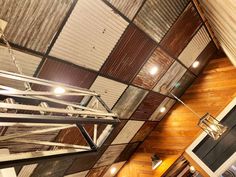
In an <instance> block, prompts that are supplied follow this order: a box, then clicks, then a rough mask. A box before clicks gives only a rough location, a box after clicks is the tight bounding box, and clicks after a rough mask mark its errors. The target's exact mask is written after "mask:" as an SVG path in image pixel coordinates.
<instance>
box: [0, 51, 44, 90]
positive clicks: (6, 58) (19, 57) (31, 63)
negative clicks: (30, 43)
mask: <svg viewBox="0 0 236 177" xmlns="http://www.w3.org/2000/svg"><path fill="white" fill-rule="evenodd" d="M13 52H14V55H15V57H16V61H17V63H18V65H19V66H20V67H21V68H22V72H23V74H25V75H28V76H33V75H34V72H35V70H36V69H37V67H38V65H39V63H40V62H41V58H39V57H35V56H33V55H29V54H26V53H23V52H19V51H16V50H14V51H13ZM0 63H1V65H0V69H1V70H5V71H10V72H15V73H18V71H17V69H16V67H15V65H14V64H13V62H12V60H11V57H10V55H9V53H8V49H7V48H6V47H3V46H0ZM0 84H4V85H7V86H11V87H15V88H19V89H21V88H23V84H22V82H16V81H12V80H7V79H3V78H0Z"/></svg>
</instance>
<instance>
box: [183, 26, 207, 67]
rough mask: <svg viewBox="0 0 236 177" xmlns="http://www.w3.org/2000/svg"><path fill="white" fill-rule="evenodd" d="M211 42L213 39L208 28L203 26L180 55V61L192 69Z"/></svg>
mask: <svg viewBox="0 0 236 177" xmlns="http://www.w3.org/2000/svg"><path fill="white" fill-rule="evenodd" d="M210 41H211V38H210V36H209V35H208V33H207V31H206V28H205V27H204V26H202V27H201V29H200V30H199V31H198V32H197V33H196V34H195V36H194V37H193V38H192V40H191V41H190V42H189V43H188V45H187V46H186V48H185V49H184V50H183V51H182V53H181V54H180V55H179V60H180V61H182V63H183V64H184V65H185V66H187V67H190V66H191V65H192V63H193V61H194V60H196V58H197V57H198V56H199V55H200V54H201V52H202V51H203V50H204V48H205V47H206V46H207V44H208V43H209V42H210Z"/></svg>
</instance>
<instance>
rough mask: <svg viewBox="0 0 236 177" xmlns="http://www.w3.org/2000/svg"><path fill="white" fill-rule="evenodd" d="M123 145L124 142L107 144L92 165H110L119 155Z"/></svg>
mask: <svg viewBox="0 0 236 177" xmlns="http://www.w3.org/2000/svg"><path fill="white" fill-rule="evenodd" d="M125 147H126V145H125V144H120V145H112V146H109V147H108V148H107V150H106V151H105V152H104V154H103V155H102V156H101V158H100V159H99V160H98V161H97V163H96V164H95V166H94V167H95V168H97V167H101V166H105V165H111V164H112V163H114V161H115V160H116V158H117V157H118V156H119V155H120V153H121V152H122V151H123V150H124V148H125Z"/></svg>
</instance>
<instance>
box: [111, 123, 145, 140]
mask: <svg viewBox="0 0 236 177" xmlns="http://www.w3.org/2000/svg"><path fill="white" fill-rule="evenodd" d="M143 124H144V121H135V120H129V121H128V122H127V124H126V125H125V126H124V127H123V129H122V130H121V132H120V133H119V134H118V135H117V137H116V138H115V139H114V141H113V142H112V144H122V143H129V142H130V140H131V139H132V138H133V137H134V135H135V134H136V133H137V132H138V130H139V129H140V128H141V127H142V125H143Z"/></svg>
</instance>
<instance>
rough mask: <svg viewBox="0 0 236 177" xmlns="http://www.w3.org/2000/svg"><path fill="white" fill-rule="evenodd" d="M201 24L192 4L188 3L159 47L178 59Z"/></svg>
mask: <svg viewBox="0 0 236 177" xmlns="http://www.w3.org/2000/svg"><path fill="white" fill-rule="evenodd" d="M201 24H202V21H201V17H200V16H199V14H198V12H197V10H196V9H195V7H194V6H193V4H192V3H190V4H189V5H188V6H187V8H186V9H185V10H184V12H183V13H182V14H181V15H180V17H179V18H178V20H177V21H176V22H175V24H174V25H173V26H172V28H171V29H170V31H169V32H168V33H167V34H166V36H165V37H164V38H163V40H162V41H161V43H160V45H161V46H162V48H164V49H165V50H166V51H168V53H170V54H172V55H173V56H174V57H178V56H179V54H180V53H181V52H182V50H183V49H184V47H185V46H186V45H187V44H188V42H189V41H190V40H191V38H192V37H193V36H194V34H195V32H196V31H197V30H198V28H199V27H200V26H201Z"/></svg>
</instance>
